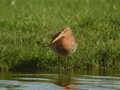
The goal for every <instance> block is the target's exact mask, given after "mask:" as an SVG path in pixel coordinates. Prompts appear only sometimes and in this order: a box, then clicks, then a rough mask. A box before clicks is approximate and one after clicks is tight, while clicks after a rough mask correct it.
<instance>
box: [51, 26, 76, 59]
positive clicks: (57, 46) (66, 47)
mask: <svg viewBox="0 0 120 90" xmlns="http://www.w3.org/2000/svg"><path fill="white" fill-rule="evenodd" d="M50 47H51V48H52V50H53V51H54V52H55V53H56V54H57V55H58V57H59V58H60V57H64V56H69V55H70V54H71V53H73V52H75V51H76V49H77V42H76V40H75V38H74V36H73V34H72V30H71V29H70V28H69V27H64V28H63V29H62V30H61V32H58V33H56V34H55V35H54V36H53V38H52V41H51V44H50ZM58 60H59V59H58Z"/></svg>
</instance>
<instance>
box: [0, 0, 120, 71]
mask: <svg viewBox="0 0 120 90" xmlns="http://www.w3.org/2000/svg"><path fill="white" fill-rule="evenodd" d="M13 1H15V0H13ZM11 2H12V0H0V63H1V64H0V68H1V67H3V65H4V66H5V67H7V69H8V70H10V71H21V72H22V71H25V72H26V71H29V72H34V71H46V70H50V71H54V70H56V66H57V56H56V54H55V53H54V52H53V51H52V50H51V49H50V48H44V47H42V44H41V43H43V44H48V43H49V42H50V41H51V37H52V36H53V35H54V33H56V32H58V31H60V30H61V28H62V27H64V26H70V27H71V28H72V30H73V34H74V36H75V37H76V39H77V42H78V49H77V51H76V52H75V53H74V54H72V55H71V61H72V65H73V68H74V69H75V70H88V69H97V70H98V69H100V68H104V69H105V70H106V71H109V70H113V71H120V68H119V66H120V1H119V0H29V1H27V0H16V2H15V5H12V4H11ZM37 42H40V45H38V44H37ZM2 63H4V64H2Z"/></svg>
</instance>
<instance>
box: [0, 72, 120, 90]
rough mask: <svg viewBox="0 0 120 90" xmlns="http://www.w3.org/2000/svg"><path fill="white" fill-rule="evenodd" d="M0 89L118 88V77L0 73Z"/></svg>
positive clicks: (72, 89)
mask: <svg viewBox="0 0 120 90" xmlns="http://www.w3.org/2000/svg"><path fill="white" fill-rule="evenodd" d="M0 90H120V77H119V76H98V75H81V74H68V73H66V74H60V75H58V74H9V73H0Z"/></svg>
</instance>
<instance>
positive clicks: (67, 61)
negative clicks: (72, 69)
mask: <svg viewBox="0 0 120 90" xmlns="http://www.w3.org/2000/svg"><path fill="white" fill-rule="evenodd" d="M65 59H66V64H65V65H66V72H69V57H66V58H65Z"/></svg>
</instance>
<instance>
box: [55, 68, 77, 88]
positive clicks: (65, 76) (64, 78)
mask: <svg viewBox="0 0 120 90" xmlns="http://www.w3.org/2000/svg"><path fill="white" fill-rule="evenodd" d="M59 70H60V71H58V75H57V80H56V84H57V85H59V86H61V87H63V88H64V90H75V87H74V85H73V81H74V80H73V78H72V76H73V70H72V68H70V67H67V68H66V69H63V68H62V67H61V68H60V69H59Z"/></svg>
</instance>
